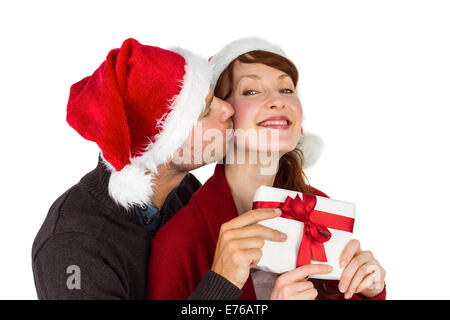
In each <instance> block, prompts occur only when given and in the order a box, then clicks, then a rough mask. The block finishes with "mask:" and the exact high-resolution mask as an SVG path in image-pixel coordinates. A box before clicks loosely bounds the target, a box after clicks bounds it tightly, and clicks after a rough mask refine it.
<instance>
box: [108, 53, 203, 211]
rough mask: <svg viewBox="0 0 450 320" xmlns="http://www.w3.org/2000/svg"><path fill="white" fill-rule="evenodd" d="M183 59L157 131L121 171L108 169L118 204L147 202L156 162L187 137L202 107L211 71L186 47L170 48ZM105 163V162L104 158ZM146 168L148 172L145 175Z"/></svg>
mask: <svg viewBox="0 0 450 320" xmlns="http://www.w3.org/2000/svg"><path fill="white" fill-rule="evenodd" d="M170 50H172V51H174V52H176V53H178V54H180V55H181V56H183V58H184V59H185V61H186V64H185V74H184V77H183V81H182V89H181V91H180V93H179V94H178V95H177V96H175V97H174V98H173V100H172V103H171V105H170V107H169V109H170V110H171V111H170V112H168V113H167V114H165V115H164V116H163V117H162V118H161V119H159V120H158V125H159V126H161V131H160V133H159V134H158V135H156V136H155V137H154V139H155V142H150V143H149V144H148V146H147V148H146V151H145V152H144V153H143V154H142V155H141V156H139V157H136V158H133V159H131V160H130V161H131V163H130V164H128V165H126V166H125V167H124V168H123V169H122V170H120V171H116V170H114V168H113V167H112V166H111V165H108V168H109V169H110V170H111V171H112V174H111V178H110V181H109V194H110V196H111V197H112V199H113V200H114V201H116V202H117V203H118V204H120V205H122V206H124V207H125V208H127V209H129V208H131V207H132V206H135V205H140V206H143V205H149V204H150V203H151V197H152V196H153V189H152V186H153V183H152V182H151V181H152V179H153V177H154V175H153V174H154V173H157V171H158V169H157V167H158V165H160V164H163V163H165V162H167V160H169V159H170V158H171V157H172V156H173V154H174V153H175V151H177V150H178V149H179V148H180V147H181V146H182V145H183V143H184V141H185V140H186V139H187V138H188V136H189V134H190V133H191V130H192V128H193V127H194V126H195V124H196V123H197V121H198V118H199V116H200V115H201V113H202V112H203V110H204V108H205V99H206V97H207V95H208V93H209V90H210V89H211V85H212V70H211V66H210V65H209V64H208V62H207V60H206V59H204V58H201V57H199V56H196V55H195V54H193V53H191V52H190V51H188V50H185V49H181V48H171V49H170ZM105 162H106V161H105ZM148 171H150V172H151V174H145V173H146V172H148Z"/></svg>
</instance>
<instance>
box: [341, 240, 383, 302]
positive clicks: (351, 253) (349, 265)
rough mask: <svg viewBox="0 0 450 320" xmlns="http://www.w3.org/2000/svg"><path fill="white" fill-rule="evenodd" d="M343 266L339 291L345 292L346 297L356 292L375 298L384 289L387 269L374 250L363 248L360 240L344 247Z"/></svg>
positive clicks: (352, 241) (348, 297)
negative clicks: (363, 249) (373, 252)
mask: <svg viewBox="0 0 450 320" xmlns="http://www.w3.org/2000/svg"><path fill="white" fill-rule="evenodd" d="M341 267H343V268H344V271H343V272H342V276H341V280H340V281H339V291H340V292H342V293H345V294H344V297H345V298H346V299H350V298H351V297H352V296H353V294H355V293H361V294H362V295H364V296H366V297H368V298H373V297H375V296H377V295H379V294H380V293H381V292H382V291H383V289H384V279H385V277H386V271H385V270H384V269H383V267H382V266H381V265H380V264H379V262H378V261H377V260H376V259H375V258H374V256H373V254H372V252H370V251H362V250H361V248H360V243H359V241H358V240H356V239H353V240H351V241H350V242H349V243H348V244H347V246H346V247H345V248H344V251H343V252H342V255H341Z"/></svg>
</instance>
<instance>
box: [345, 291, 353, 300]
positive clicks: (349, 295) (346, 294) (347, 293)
mask: <svg viewBox="0 0 450 320" xmlns="http://www.w3.org/2000/svg"><path fill="white" fill-rule="evenodd" d="M351 297H352V294H351V293H350V292H346V293H345V295H344V298H345V299H350V298H351Z"/></svg>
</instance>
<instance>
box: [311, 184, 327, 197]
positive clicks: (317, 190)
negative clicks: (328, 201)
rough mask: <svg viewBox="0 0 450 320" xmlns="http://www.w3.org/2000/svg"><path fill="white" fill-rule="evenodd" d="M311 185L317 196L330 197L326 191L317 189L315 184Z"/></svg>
mask: <svg viewBox="0 0 450 320" xmlns="http://www.w3.org/2000/svg"><path fill="white" fill-rule="evenodd" d="M309 187H310V188H311V191H312V193H313V194H314V195H315V196H319V197H325V198H329V196H328V195H326V194H325V193H324V192H322V191H320V190H319V189H316V188H314V187H313V186H309Z"/></svg>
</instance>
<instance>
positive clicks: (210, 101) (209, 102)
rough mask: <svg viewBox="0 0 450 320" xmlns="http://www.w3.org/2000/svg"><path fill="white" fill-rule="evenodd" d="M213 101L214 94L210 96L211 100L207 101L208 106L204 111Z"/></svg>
mask: <svg viewBox="0 0 450 320" xmlns="http://www.w3.org/2000/svg"><path fill="white" fill-rule="evenodd" d="M213 99H214V93H213V94H212V95H211V98H210V99H209V101H208V104H207V105H206V106H205V109H206V108H209V107H210V106H211V103H212V101H213Z"/></svg>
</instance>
